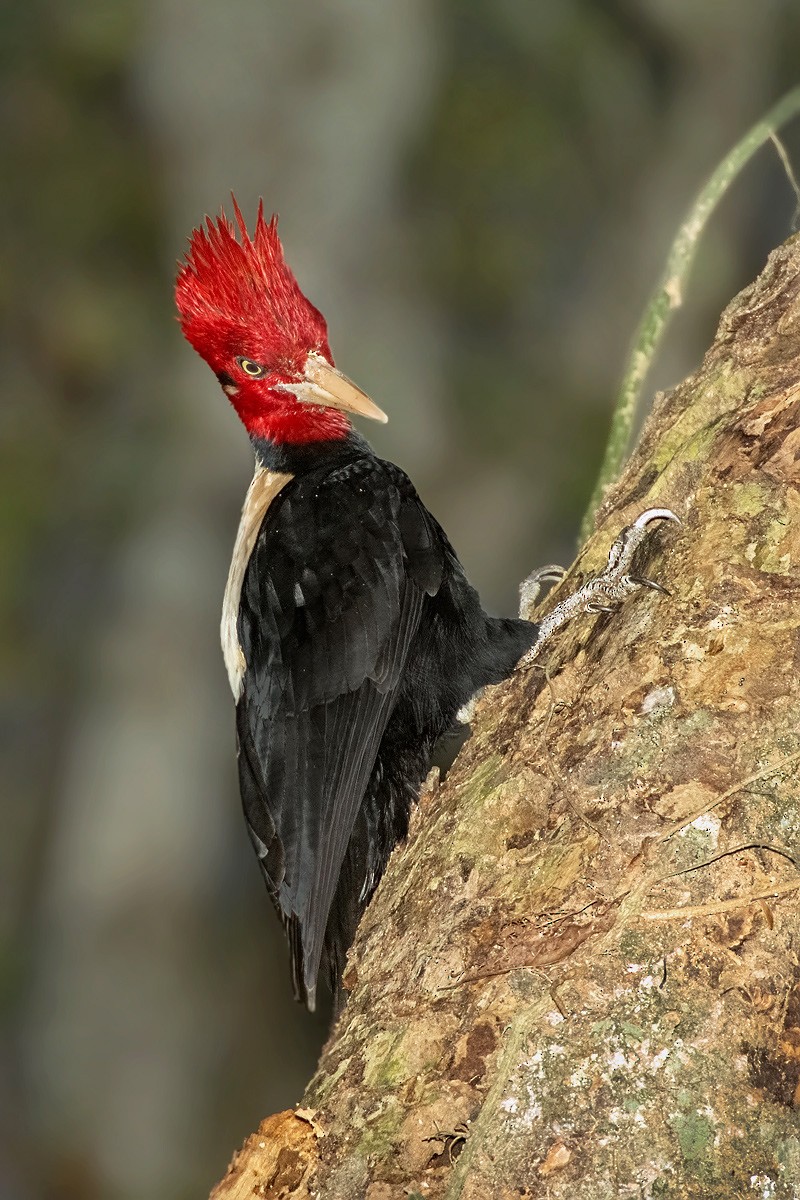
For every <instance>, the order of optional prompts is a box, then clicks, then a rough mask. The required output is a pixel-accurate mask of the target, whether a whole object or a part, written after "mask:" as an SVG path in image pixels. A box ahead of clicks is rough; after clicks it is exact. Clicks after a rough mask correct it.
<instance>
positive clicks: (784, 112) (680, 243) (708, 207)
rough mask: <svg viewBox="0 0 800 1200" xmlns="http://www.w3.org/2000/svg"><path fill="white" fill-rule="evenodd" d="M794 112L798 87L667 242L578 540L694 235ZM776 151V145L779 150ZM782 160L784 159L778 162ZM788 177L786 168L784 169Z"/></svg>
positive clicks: (687, 263) (673, 302)
mask: <svg viewBox="0 0 800 1200" xmlns="http://www.w3.org/2000/svg"><path fill="white" fill-rule="evenodd" d="M798 113H800V87H796V88H792V90H791V91H790V92H787V93H786V95H785V96H784V97H783V98H782V99H781V100H779V101H778V103H777V104H776V105H775V106H774V107H773V108H771V109H770V110H769V111H768V112H767V113H766V114H765V115H764V116H763V117H762V119H761V120H760V121H758V122H757V124H755V125H754V126H753V127H752V129H750V130H749V132H748V133H746V134H745V136H744V137H743V138H742V139H741V141H739V142H737V143H736V145H735V146H734V147H733V149H732V150H731V151H730V152H729V153H728V154H727V155H726V156H725V158H724V159H723V160H722V162H721V163H720V164H719V166H718V167H717V169H716V170H715V171H714V173H713V174H712V176H711V178H710V179H709V180H708V182H707V183H706V184H705V185H704V186H703V187H702V188H701V189H700V191H699V193H698V194H697V196H696V197H695V200H694V203H693V204H692V206H691V208H690V209H689V212H688V213H687V215H686V218H685V220H684V222H683V224H682V225H681V227H680V229H679V230H678V233H677V236H676V237H675V240H674V241H673V243H672V246H671V247H670V251H669V255H668V257H667V262H666V265H665V268H664V273H663V275H662V276H661V279H660V281H659V283H658V286H657V287H656V290H655V292H654V293H653V295H652V296H651V297H650V300H649V302H648V304H647V307H646V308H645V310H644V315H643V316H642V319H641V322H640V323H639V327H638V329H637V330H636V334H635V336H634V339H633V346H632V349H631V352H630V355H629V357H628V361H627V364H626V367H625V372H624V375H623V378H622V386H621V388H620V393H619V397H618V399H617V404H616V408H615V410H614V415H613V417H612V419H611V432H610V434H609V438H608V444H607V446H606V452H605V456H604V458H603V464H602V466H601V468H600V474H599V476H598V479H597V484H596V485H595V489H594V492H593V493H592V498H591V500H590V501H589V508H588V511H587V513H586V515H585V517H584V519H583V524H582V526H581V541H584V540H585V539H586V538H587V537H588V536H589V533H590V532H591V529H592V522H593V520H594V514H595V512H596V510H597V508H598V507H599V505H600V502H601V500H602V498H603V493H604V492H605V490H606V488H607V487H608V485H609V484H610V483H612V482H613V481H614V480H615V479H616V478H617V476H618V475H619V472H620V469H621V467H622V464H623V462H624V461H625V455H626V453H627V450H628V445H629V443H630V439H631V433H632V430H633V427H634V424H635V421H636V412H637V408H638V404H639V397H640V395H641V391H642V387H643V385H644V381H645V378H646V376H647V374H648V372H649V370H650V367H651V366H652V364H653V359H654V358H655V356H656V353H657V352H658V349H659V347H660V346H661V343H662V341H663V339H664V334H665V333H666V330H667V328H668V325H669V322H670V318H671V316H672V313H673V312H674V311H675V310H676V309H677V308H679V307H680V305H681V303H682V301H683V293H684V289H685V286H686V282H687V280H688V277H689V272H690V271H691V269H692V265H693V263H694V259H695V254H696V251H697V246H698V242H699V240H700V235H701V234H702V232H703V230H704V229H705V226H706V224H707V223H708V220H709V218H710V217H711V214H712V213H713V212H714V209H715V208H716V206H717V204H718V203H719V201H720V200H721V199H722V197H723V196H724V195H725V193H726V192H727V191H728V188H729V187H730V186H731V184H732V183H733V181H734V180H735V179H736V177H737V176H738V175H739V173H740V172H741V171H742V169H743V168H744V167H745V166H746V165H747V163H749V161H750V159H751V158H752V157H753V155H754V154H755V153H756V151H757V150H759V149H760V148H761V146H763V145H764V143H765V142H767V141H769V140H770V139H772V140H773V141H775V140H776V139H775V131H776V129H779V128H780V126H781V125H783V124H785V122H786V121H789V120H791V118H792V117H795V116H797V114H798ZM779 153H780V150H779ZM784 165H785V164H784ZM790 179H791V174H790Z"/></svg>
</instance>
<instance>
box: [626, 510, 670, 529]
mask: <svg viewBox="0 0 800 1200" xmlns="http://www.w3.org/2000/svg"><path fill="white" fill-rule="evenodd" d="M651 521H675V522H676V524H678V525H680V524H681V523H682V522H681V519H680V517H679V516H676V514H675V513H674V512H673V511H672V509H671V508H648V509H645V511H644V512H643V513H640V514H639V516H638V517H637V518H636V520H635V521H634V522H633V525H631V529H644V528H645V526H647V525H649V524H650V522H651Z"/></svg>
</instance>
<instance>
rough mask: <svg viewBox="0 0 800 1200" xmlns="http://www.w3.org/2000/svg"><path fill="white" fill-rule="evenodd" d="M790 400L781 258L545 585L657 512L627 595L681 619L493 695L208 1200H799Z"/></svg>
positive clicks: (793, 266)
mask: <svg viewBox="0 0 800 1200" xmlns="http://www.w3.org/2000/svg"><path fill="white" fill-rule="evenodd" d="M799 380H800V238H794V239H792V240H791V241H790V242H788V243H787V244H786V245H785V246H783V247H782V248H780V249H779V250H777V251H776V252H775V253H774V254H773V255H772V256H771V258H770V260H769V262H768V264H767V266H766V269H765V271H764V273H763V274H762V275H761V277H760V278H759V279H758V280H757V281H756V283H755V284H754V285H753V286H752V287H750V288H748V289H746V290H745V291H744V292H742V294H741V295H740V296H738V297H737V298H736V300H735V301H734V302H733V303H732V304H731V305H730V307H729V308H728V310H727V311H726V312H725V314H724V315H723V318H722V321H721V324H720V327H719V331H718V333H717V337H716V340H715V342H714V345H713V346H712V348H711V350H710V351H709V353H708V355H707V356H706V358H705V361H704V362H703V365H702V367H701V368H700V370H699V371H698V372H697V373H696V374H695V375H694V376H693V377H692V378H690V379H688V380H687V381H686V382H685V383H683V384H682V385H681V386H680V387H678V388H677V389H676V390H675V391H674V392H672V393H670V394H669V395H666V396H662V397H661V398H660V399H659V401H658V402H657V404H656V406H655V410H654V412H653V414H652V416H651V417H650V419H649V421H648V423H647V426H646V428H645V431H644V433H643V436H642V438H641V441H640V444H639V446H638V448H637V450H636V452H635V453H634V455H633V457H632V459H631V461H630V462H629V464H628V466H627V468H626V470H625V472H624V475H623V477H622V478H621V480H620V481H619V483H618V484H617V485H616V486H615V487H614V489H613V492H612V494H610V495H608V496H607V497H606V500H605V502H604V504H603V507H602V511H601V512H600V514H599V516H598V527H597V530H596V532H595V534H594V535H593V536H592V538H591V539H590V541H589V542H588V543H587V545H586V546H585V548H584V550H583V551H582V553H581V556H580V558H579V560H578V563H577V564H576V566H575V567H574V568H573V570H572V571H571V572H570V575H569V576H568V578H567V580H566V581H565V583H564V584H563V585H562V592H566V590H568V589H569V590H572V589H574V587H575V586H576V585H577V584H578V583H579V581H580V580H581V579H582V578H584V577H586V576H588V575H590V574H595V573H597V572H598V571H599V570H600V569H601V568H602V567H603V565H604V560H605V555H606V553H607V551H608V548H609V545H610V543H611V541H612V540H613V538H614V536H615V535H616V533H617V532H618V531H619V529H620V528H621V526H623V525H624V524H626V523H627V522H628V521H629V520H630V519H632V518H633V517H635V516H636V515H637V514H638V513H639V512H640V511H642V510H643V509H644V508H647V507H651V506H656V507H661V506H669V507H671V508H673V509H674V510H675V511H676V512H677V513H678V515H679V516H680V517H681V518H682V520H683V522H684V524H683V526H682V528H680V529H678V528H676V527H674V526H671V527H663V528H662V532H661V533H660V534H656V535H655V536H654V537H653V538H652V539H651V541H650V543H649V547H650V553H649V560H650V561H649V563H648V566H647V570H648V573H649V574H650V576H651V577H653V578H655V579H657V580H660V581H662V582H664V583H666V584H668V585H669V587H670V590H671V592H672V595H671V596H670V597H665V596H659V595H657V594H655V593H653V592H646V591H644V590H642V591H641V592H640V593H638V594H637V595H635V596H634V597H633V598H632V599H631V600H629V601H628V602H627V603H626V604H625V606H624V608H623V609H622V610H621V611H620V612H618V613H617V614H615V615H600V616H598V617H589V616H587V617H583V618H580V619H579V620H577V621H576V622H574V623H573V625H571V626H570V627H568V628H567V629H566V630H564V631H563V632H562V633H561V635H559V637H558V640H557V642H556V643H554V646H553V648H552V651H551V654H550V657H549V660H548V662H547V663H546V664H545V665H546V667H547V673H546V674H545V671H543V670H541V669H533V670H530V671H527V672H524V673H523V672H520V673H518V674H517V675H516V676H515V677H514V678H513V679H511V680H510V681H509V682H507V683H506V684H504V685H502V686H501V687H498V688H494V689H491V690H490V691H489V692H488V693H487V694H486V696H485V697H484V699H483V700H482V702H481V704H480V706H479V711H478V714H477V717H476V720H475V722H474V732H473V737H472V738H471V740H470V741H469V742H468V743H467V745H466V746H465V748H464V750H463V751H462V753H461V755H460V757H459V758H458V760H457V762H456V765H455V767H454V768H453V770H452V771H451V773H450V775H449V776H448V778H447V780H446V782H445V783H444V784H443V785H442V786H441V787H439V788H437V787H435V786H433V787H429V788H428V790H427V792H426V793H425V795H424V796H423V799H422V801H421V803H420V805H419V808H418V810H417V812H416V814H415V817H414V820H413V823H412V830H411V834H410V837H409V839H408V842H407V843H406V844H405V845H404V846H402V847H400V848H399V849H398V850H397V851H396V852H395V854H394V856H393V858H392V860H391V863H390V864H389V869H388V871H387V873H386V876H385V878H384V879H383V881H382V883H381V885H380V887H379V889H378V892H377V894H376V896H375V899H374V900H373V902H372V904H371V905H370V908H369V911H368V912H367V914H366V917H365V919H364V921H363V922H362V925H361V928H360V930H359V934H358V939H357V942H356V945H355V949H354V952H353V953H352V955H351V959H350V967H349V971H348V975H347V977H346V983H347V985H348V987H349V988H351V996H350V998H349V1001H348V1004H347V1007H346V1009H345V1011H344V1013H343V1015H342V1017H341V1019H340V1021H339V1023H338V1025H337V1027H336V1029H335V1031H334V1033H333V1035H332V1037H331V1039H330V1041H329V1043H328V1045H327V1047H326V1049H325V1052H324V1054H323V1057H322V1060H321V1062H320V1064H319V1068H318V1071H317V1073H316V1075H315V1076H314V1078H313V1080H312V1081H311V1083H310V1085H309V1087H308V1090H307V1092H306V1095H305V1097H304V1099H303V1104H302V1107H301V1108H299V1109H298V1110H297V1111H296V1112H294V1113H292V1112H287V1113H281V1114H279V1115H278V1116H275V1117H271V1118H268V1120H267V1121H265V1122H264V1123H263V1124H262V1126H261V1129H260V1130H259V1132H258V1133H257V1134H255V1135H254V1136H253V1137H251V1138H250V1139H249V1140H248V1142H247V1143H246V1144H245V1147H244V1148H243V1150H242V1151H241V1152H240V1153H239V1154H238V1155H237V1156H236V1158H235V1159H234V1162H233V1164H232V1166H231V1168H230V1170H229V1173H228V1175H227V1177H226V1178H225V1179H224V1180H223V1181H222V1182H221V1183H220V1184H219V1185H218V1187H217V1188H216V1189H215V1191H214V1193H213V1196H214V1198H215V1200H223V1198H225V1200H229V1198H232V1197H245V1196H247V1197H249V1196H252V1195H259V1196H264V1197H271V1198H274V1200H277V1198H278V1197H281V1198H286V1200H288V1198H289V1197H292V1198H298V1200H299V1198H301V1197H311V1196H314V1197H317V1196H319V1197H323V1198H326V1200H328V1198H329V1200H355V1198H359V1200H360V1198H364V1197H366V1198H367V1200H401V1198H407V1197H409V1196H418V1197H445V1198H447V1200H455V1198H456V1197H459V1198H461V1200H483V1198H486V1200H489V1198H491V1200H495V1198H496V1200H504V1198H506V1197H508V1198H511V1197H515V1198H518V1197H520V1196H523V1197H537V1198H538V1197H548V1200H561V1198H563V1200H567V1198H569V1200H575V1198H576V1197H580V1198H581V1200H605V1198H606V1197H609V1198H610V1197H625V1196H630V1197H676V1198H677V1197H680V1198H681V1200H686V1198H687V1197H698V1198H699V1197H702V1198H703V1200H715V1198H719V1200H723V1198H724V1200H731V1198H732V1197H738V1196H750V1195H753V1196H763V1197H766V1198H768V1200H784V1198H785V1200H789V1198H791V1197H795V1198H796V1197H798V1196H800V1120H798V1108H799V1107H800V959H798V954H799V953H800V924H799V923H798V913H799V912H800V858H798V855H800V786H799V785H798V781H797V766H798V763H800V730H798V704H799V701H800V685H799V684H798V666H799V665H800V662H799V660H800V637H798V621H799V618H798V615H797V613H796V608H795V606H796V604H797V600H798V595H799V594H800V575H798V562H800V495H798V483H799V482H800V469H799V468H798V463H797V460H798V456H800V430H798V428H797V413H798V406H800V385H799V384H798V381H799ZM565 435H566V436H568V434H566V433H565Z"/></svg>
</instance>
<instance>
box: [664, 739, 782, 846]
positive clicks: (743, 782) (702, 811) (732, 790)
mask: <svg viewBox="0 0 800 1200" xmlns="http://www.w3.org/2000/svg"><path fill="white" fill-rule="evenodd" d="M798 761H800V750H796V751H795V752H794V754H787V756H786V758H781V759H779V760H778V762H776V763H774V764H773V765H772V766H770V767H762V769H761V770H760V771H755V772H754V774H752V775H748V776H747V778H746V779H740V780H739V782H738V783H734V784H733V786H732V787H729V788H728V790H727V791H726V792H723V793H722V795H721V796H718V797H717V799H716V800H714V801H713V802H712V803H711V804H706V805H705V807H704V808H699V809H698V810H697V812H693V813H690V815H689V816H688V817H684V818H683V820H681V821H677V822H676V823H675V824H674V825H673V826H672V827H671V828H670V829H667V830H666V831H665V832H664V833H662V834H660V835H659V837H658V838H657V841H658V842H666V841H667V840H668V839H669V838H671V837H674V836H675V834H676V833H680V831H681V830H682V829H685V828H686V826H687V825H691V824H692V822H693V821H696V820H698V818H699V817H704V816H705V815H706V813H710V812H711V811H712V810H713V809H715V808H718V807H719V805H720V804H723V803H724V802H725V801H726V800H728V799H729V798H730V797H731V796H735V795H736V793H737V792H743V791H744V790H745V788H746V787H748V786H749V785H750V784H751V783H757V782H758V780H759V779H766V777H767V776H768V775H776V774H777V773H778V772H779V771H782V770H783V769H784V767H788V766H791V764H792V763H795V762H798Z"/></svg>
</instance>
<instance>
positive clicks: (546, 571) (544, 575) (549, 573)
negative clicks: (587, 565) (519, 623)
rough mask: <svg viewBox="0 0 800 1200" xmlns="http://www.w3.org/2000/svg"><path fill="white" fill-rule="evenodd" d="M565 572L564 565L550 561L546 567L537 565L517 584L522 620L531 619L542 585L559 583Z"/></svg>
mask: <svg viewBox="0 0 800 1200" xmlns="http://www.w3.org/2000/svg"><path fill="white" fill-rule="evenodd" d="M566 573H567V571H566V567H559V566H556V564H555V563H551V564H550V565H549V566H547V567H539V568H538V570H536V571H533V572H532V574H530V575H529V576H528V578H527V579H524V580H523V581H522V583H521V584H520V585H519V615H520V617H521V618H522V620H523V621H531V620H533V613H534V611H535V609H536V605H537V604H538V603H539V597H540V596H541V594H542V590H543V589H544V587H545V586H546V585H547V584H548V583H561V580H562V579H563V578H564V576H565V575H566Z"/></svg>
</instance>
